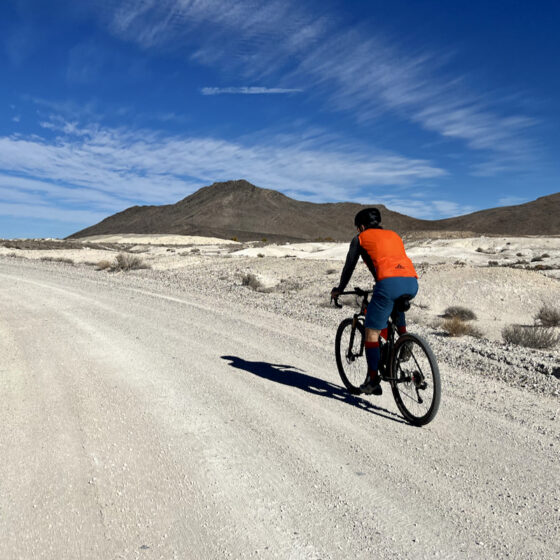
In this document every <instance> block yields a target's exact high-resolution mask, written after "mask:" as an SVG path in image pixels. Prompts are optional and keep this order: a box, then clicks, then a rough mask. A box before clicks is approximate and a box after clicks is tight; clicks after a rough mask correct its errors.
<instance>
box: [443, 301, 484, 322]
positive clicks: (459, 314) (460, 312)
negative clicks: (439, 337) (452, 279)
mask: <svg viewBox="0 0 560 560" xmlns="http://www.w3.org/2000/svg"><path fill="white" fill-rule="evenodd" d="M443 317H444V318H445V319H454V318H457V319H460V320H461V321H472V320H473V319H476V314H475V312H474V311H471V310H470V309H468V308H466V307H461V306H460V305H453V306H451V307H448V308H447V309H446V310H445V311H444V312H443Z"/></svg>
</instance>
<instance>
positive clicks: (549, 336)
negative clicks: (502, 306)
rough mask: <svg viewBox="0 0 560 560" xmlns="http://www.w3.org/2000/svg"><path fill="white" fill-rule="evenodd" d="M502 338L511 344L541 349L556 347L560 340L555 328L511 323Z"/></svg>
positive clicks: (503, 331)
mask: <svg viewBox="0 0 560 560" xmlns="http://www.w3.org/2000/svg"><path fill="white" fill-rule="evenodd" d="M502 338H503V339H504V341H505V342H508V343H509V344H515V345H517V346H525V347H526V348H538V349H541V350H542V349H546V348H554V347H555V346H556V345H557V344H558V342H560V337H559V336H558V335H557V334H556V332H555V331H554V329H553V328H551V327H541V326H538V325H533V326H525V325H510V326H509V327H505V328H504V329H503V330H502Z"/></svg>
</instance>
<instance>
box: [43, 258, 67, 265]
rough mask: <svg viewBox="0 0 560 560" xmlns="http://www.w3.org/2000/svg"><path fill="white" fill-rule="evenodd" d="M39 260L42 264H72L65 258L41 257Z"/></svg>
mask: <svg viewBox="0 0 560 560" xmlns="http://www.w3.org/2000/svg"><path fill="white" fill-rule="evenodd" d="M39 260H41V261H44V262H60V263H66V264H74V261H73V260H72V259H68V258H66V257H41V258H40V259H39Z"/></svg>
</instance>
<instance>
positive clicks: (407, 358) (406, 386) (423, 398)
mask: <svg viewBox="0 0 560 560" xmlns="http://www.w3.org/2000/svg"><path fill="white" fill-rule="evenodd" d="M391 388H392V389H393V396H394V397H395V402H396V403H397V406H398V407H399V410H400V411H401V413H402V415H403V416H404V417H405V419H406V420H408V421H409V422H410V423H411V424H414V425H415V426H423V425H425V424H427V423H428V422H431V421H432V420H433V419H434V418H435V415H436V414H437V411H438V408H439V402H440V399H441V379H440V375H439V368H438V365H437V361H436V358H435V356H434V353H433V352H432V349H431V348H430V346H429V345H428V343H427V342H426V341H425V340H424V339H423V338H421V337H419V336H417V335H415V334H410V333H406V334H403V335H402V336H401V337H399V339H398V340H397V342H396V343H395V347H394V350H393V356H392V360H391Z"/></svg>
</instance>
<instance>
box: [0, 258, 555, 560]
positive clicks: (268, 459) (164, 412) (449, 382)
mask: <svg viewBox="0 0 560 560" xmlns="http://www.w3.org/2000/svg"><path fill="white" fill-rule="evenodd" d="M335 329H336V325H333V327H332V329H330V330H329V329H324V328H322V327H315V326H313V325H311V324H307V323H303V322H298V321H295V320H291V319H288V318H285V317H281V316H278V315H273V314H271V313H267V312H264V311H257V310H253V309H250V308H248V307H246V306H244V305H243V303H242V302H232V303H231V305H228V306H223V305H216V302H215V301H214V300H213V299H212V297H211V295H210V294H209V295H208V296H207V297H201V296H199V295H197V296H196V297H195V296H194V295H193V296H188V295H185V294H184V293H177V294H173V293H171V292H169V290H164V289H163V288H162V289H161V290H156V289H154V288H153V285H148V286H147V287H146V288H142V286H141V285H139V284H138V283H131V284H130V285H128V284H127V283H126V282H123V281H122V277H119V278H118V281H117V277H116V276H115V275H113V276H112V275H107V274H100V273H95V272H93V271H87V272H83V271H80V270H78V269H73V268H72V267H55V266H46V265H41V264H29V263H26V264H23V263H17V262H13V263H9V262H8V261H7V260H6V261H3V262H2V263H0V357H1V358H0V497H1V500H0V558H2V559H4V560H11V559H30V560H31V559H34V560H35V559H42V558H48V559H57V560H60V559H117V558H125V559H136V558H138V559H156V558H158V559H159V558H161V559H172V558H177V559H189V558H193V559H200V558H209V559H214V558H289V559H300V558H301V559H308V558H317V559H319V558H320V559H330V558H333V559H334V558H336V559H343V558H379V559H389V558H391V559H392V558H411V559H422V558H437V557H439V558H445V559H450V558H508V557H509V558H516V559H519V558H535V559H537V558H538V559H544V558H555V557H559V555H560V529H559V527H560V513H559V509H560V491H559V487H560V468H559V449H560V433H559V430H558V423H559V422H558V416H559V410H558V409H559V401H558V399H553V398H551V397H544V396H542V395H541V396H539V395H535V394H532V393H529V392H523V391H521V390H518V389H514V388H512V387H508V386H506V385H504V384H501V383H500V382H497V381H492V380H491V379H488V380H486V379H484V378H483V377H481V376H474V375H471V373H470V372H466V371H459V370H457V369H453V368H452V367H451V366H448V365H447V364H446V363H445V359H444V357H441V361H442V366H441V369H442V374H443V383H444V386H443V387H444V393H443V398H442V405H441V408H440V412H439V415H438V417H437V418H436V420H435V421H434V422H433V423H432V424H430V425H428V426H427V427H424V428H414V427H412V426H410V425H408V424H406V423H404V422H403V421H402V419H401V417H400V416H399V414H398V411H397V409H396V406H395V404H394V402H393V400H392V397H391V395H390V391H388V390H387V388H386V389H385V394H384V395H383V396H382V397H381V398H376V397H370V398H368V399H361V398H352V397H349V396H348V395H347V394H346V393H345V392H344V391H343V389H342V387H341V383H340V380H339V378H338V374H337V371H336V365H335V363H334V356H333V338H334V332H335Z"/></svg>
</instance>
